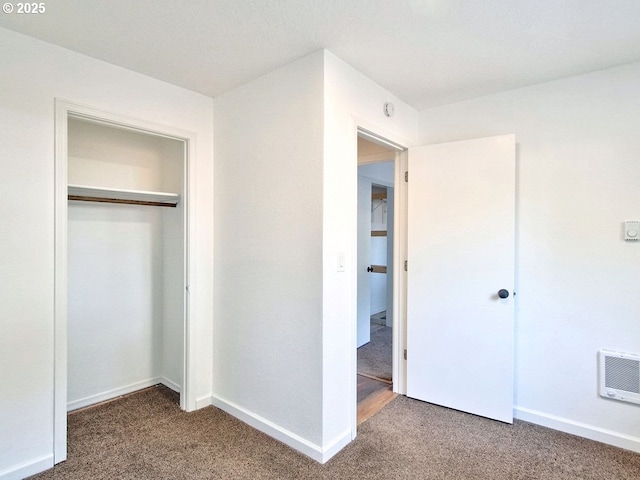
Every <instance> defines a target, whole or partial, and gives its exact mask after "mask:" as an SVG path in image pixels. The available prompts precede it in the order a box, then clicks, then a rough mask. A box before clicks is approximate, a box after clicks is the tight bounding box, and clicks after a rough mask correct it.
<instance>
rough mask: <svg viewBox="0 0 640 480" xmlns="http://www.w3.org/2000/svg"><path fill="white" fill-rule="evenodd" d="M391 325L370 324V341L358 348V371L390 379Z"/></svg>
mask: <svg viewBox="0 0 640 480" xmlns="http://www.w3.org/2000/svg"><path fill="white" fill-rule="evenodd" d="M391 332H392V328H391V327H385V326H383V325H377V324H374V323H372V324H371V341H370V342H369V343H366V344H365V345H363V346H361V347H360V348H359V349H358V373H360V374H365V375H368V376H370V377H375V378H381V379H382V380H391V377H392V375H391Z"/></svg>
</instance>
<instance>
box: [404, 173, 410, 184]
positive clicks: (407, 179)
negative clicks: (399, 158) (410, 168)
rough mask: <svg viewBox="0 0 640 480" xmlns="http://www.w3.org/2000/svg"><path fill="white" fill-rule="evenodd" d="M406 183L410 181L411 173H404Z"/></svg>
mask: <svg viewBox="0 0 640 480" xmlns="http://www.w3.org/2000/svg"><path fill="white" fill-rule="evenodd" d="M404 181H405V182H408V181H409V172H404Z"/></svg>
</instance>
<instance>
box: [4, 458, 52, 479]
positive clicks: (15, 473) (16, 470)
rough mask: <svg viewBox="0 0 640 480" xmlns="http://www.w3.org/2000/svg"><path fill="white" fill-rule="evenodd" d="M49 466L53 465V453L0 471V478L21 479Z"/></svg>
mask: <svg viewBox="0 0 640 480" xmlns="http://www.w3.org/2000/svg"><path fill="white" fill-rule="evenodd" d="M51 467H53V454H51V455H44V456H42V457H38V458H36V459H33V460H29V461H28V462H23V463H21V464H19V465H14V466H13V467H10V468H7V469H5V470H2V471H0V480H22V479H23V478H26V477H30V476H31V475H35V474H36V473H40V472H44V471H45V470H49V469H50V468H51Z"/></svg>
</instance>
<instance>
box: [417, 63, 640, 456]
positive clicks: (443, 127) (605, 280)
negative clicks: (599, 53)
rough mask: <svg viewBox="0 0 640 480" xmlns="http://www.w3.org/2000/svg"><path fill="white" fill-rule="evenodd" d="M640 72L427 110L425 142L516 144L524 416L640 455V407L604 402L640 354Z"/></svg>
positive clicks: (520, 410)
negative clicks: (626, 230)
mask: <svg viewBox="0 0 640 480" xmlns="http://www.w3.org/2000/svg"><path fill="white" fill-rule="evenodd" d="M639 98H640V64H638V63H636V64H632V65H627V66H622V67H619V68H613V69H608V70H604V71H600V72H595V73H591V74H588V75H581V76H576V77H571V78H567V79H563V80H559V81H555V82H551V83H546V84H542V85H538V86H534V87H530V88H523V89H519V90H514V91H509V92H504V93H501V94H497V95H491V96H487V97H483V98H479V99H476V100H470V101H466V102H462V103H457V104H453V105H449V106H444V107H439V108H434V109H430V110H425V111H423V112H421V113H420V140H421V143H425V144H426V143H439V142H446V141H452V140H461V139H467V138H474V137H483V136H490V135H498V134H506V133H515V135H516V141H517V144H518V159H517V162H518V164H517V243H516V247H517V278H516V284H517V288H516V291H517V297H516V301H517V304H516V308H517V317H516V398H515V404H516V415H517V416H519V417H520V418H524V419H527V420H531V421H534V422H537V423H542V424H545V425H549V426H552V427H554V428H559V429H562V430H566V431H571V432H574V433H578V434H581V435H586V436H590V437H591V438H596V439H599V440H602V441H608V442H611V443H614V444H618V445H621V446H624V447H626V448H633V449H635V450H638V451H640V406H638V405H632V404H625V403H620V402H617V401H613V400H605V399H603V398H600V397H599V396H598V394H597V364H596V352H597V350H598V349H599V348H601V347H606V348H610V349H614V350H621V351H626V352H636V353H638V352H640V329H638V315H637V312H638V311H639V310H640V295H638V265H640V245H639V244H635V243H628V242H627V243H625V242H624V241H623V239H622V222H623V221H624V220H629V219H631V220H633V219H638V218H639V217H640V188H639V185H640V162H638V159H639V158H640V135H638V132H639V131H640V108H639V107H640V103H639V102H638V99H639Z"/></svg>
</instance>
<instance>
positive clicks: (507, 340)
mask: <svg viewBox="0 0 640 480" xmlns="http://www.w3.org/2000/svg"><path fill="white" fill-rule="evenodd" d="M514 235H515V137H514V136H513V135H503V136H498V137H490V138H482V139H476V140H466V141H460V142H453V143H445V144H438V145H428V146H423V147H417V148H415V149H410V150H409V184H408V271H407V395H408V396H410V397H413V398H417V399H420V400H424V401H427V402H431V403H435V404H438V405H443V406H446V407H450V408H454V409H457V410H462V411H465V412H469V413H474V414H476V415H481V416H484V417H488V418H493V419H496V420H500V421H504V422H509V423H511V422H512V421H513V335H514V307H513V286H514ZM502 289H504V290H506V292H507V293H508V294H509V296H508V297H507V298H500V296H499V293H498V292H499V291H500V290H502ZM502 294H503V295H504V294H505V292H502Z"/></svg>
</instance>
